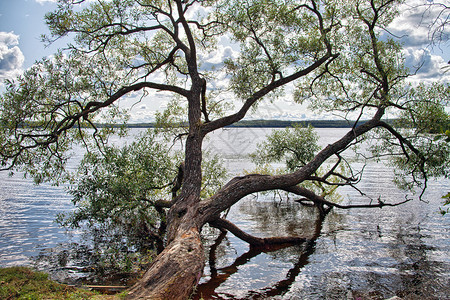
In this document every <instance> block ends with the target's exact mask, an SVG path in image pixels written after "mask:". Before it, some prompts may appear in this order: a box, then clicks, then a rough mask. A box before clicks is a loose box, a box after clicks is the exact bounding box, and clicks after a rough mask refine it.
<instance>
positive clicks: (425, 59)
mask: <svg viewBox="0 0 450 300" xmlns="http://www.w3.org/2000/svg"><path fill="white" fill-rule="evenodd" d="M403 51H404V54H405V65H406V66H407V67H408V68H409V69H410V72H411V73H415V75H414V76H412V77H411V78H410V81H411V82H415V81H419V82H424V81H429V82H433V81H436V80H445V81H450V74H449V73H445V72H444V67H446V66H448V64H447V62H446V61H445V60H444V59H443V58H442V57H441V56H439V55H434V54H432V53H431V52H430V50H428V49H418V48H414V47H409V48H405V49H404V50H403Z"/></svg>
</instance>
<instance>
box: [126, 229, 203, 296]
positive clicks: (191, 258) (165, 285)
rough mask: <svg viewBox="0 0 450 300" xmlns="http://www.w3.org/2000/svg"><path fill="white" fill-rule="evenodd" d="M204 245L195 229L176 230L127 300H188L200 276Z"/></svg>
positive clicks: (131, 290) (130, 292)
mask: <svg viewBox="0 0 450 300" xmlns="http://www.w3.org/2000/svg"><path fill="white" fill-rule="evenodd" d="M204 261H205V258H204V251H203V244H202V242H201V239H200V233H199V231H198V230H197V228H195V227H191V228H190V229H188V230H184V229H183V230H179V231H178V232H177V235H176V237H175V239H174V240H173V241H172V242H171V243H170V244H169V245H168V246H167V247H166V249H164V251H163V252H161V253H160V254H159V255H158V257H157V258H156V260H155V262H154V264H153V265H152V266H151V267H150V269H148V270H147V272H146V273H145V274H144V276H143V278H142V279H141V280H140V281H139V282H138V283H137V284H136V285H135V286H133V287H132V288H131V289H130V290H129V294H128V298H129V299H164V300H166V299H171V300H172V299H188V298H189V296H190V295H191V294H192V292H193V290H194V288H195V287H196V286H197V284H198V281H199V280H200V277H201V275H202V271H203V267H204V264H205V263H204Z"/></svg>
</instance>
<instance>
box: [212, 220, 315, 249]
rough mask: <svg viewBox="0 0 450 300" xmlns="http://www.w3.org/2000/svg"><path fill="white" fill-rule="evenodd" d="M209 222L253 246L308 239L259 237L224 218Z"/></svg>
mask: <svg viewBox="0 0 450 300" xmlns="http://www.w3.org/2000/svg"><path fill="white" fill-rule="evenodd" d="M209 224H210V225H211V226H212V227H215V228H218V229H221V230H224V229H225V230H228V231H230V232H231V233H232V234H234V235H235V236H236V237H238V238H240V239H241V240H243V241H245V242H247V243H249V244H250V245H251V246H253V247H261V246H270V245H279V244H299V243H304V242H307V241H308V239H306V238H302V237H293V236H290V237H269V238H259V237H255V236H253V235H250V234H248V233H246V232H244V231H242V230H241V229H240V228H238V227H237V226H236V225H234V224H233V223H231V222H230V221H228V220H225V219H221V218H219V219H217V220H214V221H211V222H209Z"/></svg>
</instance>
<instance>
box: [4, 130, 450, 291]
mask: <svg viewBox="0 0 450 300" xmlns="http://www.w3.org/2000/svg"><path fill="white" fill-rule="evenodd" d="M270 131H271V129H262V128H261V129H253V128H252V129H250V130H246V129H226V130H223V131H220V132H217V133H215V134H213V135H212V137H211V138H210V140H209V141H207V142H206V144H205V147H206V148H208V149H209V150H212V151H217V152H219V153H221V155H222V157H223V158H224V160H225V165H226V167H227V168H228V170H229V173H230V176H232V175H236V174H242V173H243V171H244V170H251V169H252V168H253V165H252V164H251V163H250V162H249V160H248V157H247V156H246V155H247V154H248V153H251V152H253V151H254V150H255V149H256V142H258V141H262V140H263V138H264V136H265V135H266V134H267V133H269V132H270ZM318 131H319V134H320V136H321V140H320V143H321V144H322V145H326V144H328V143H331V142H333V141H334V140H336V139H337V138H338V137H340V136H342V135H343V134H344V133H345V132H346V130H345V129H318ZM365 176H366V177H365V179H364V180H363V181H362V182H361V183H360V188H361V189H362V190H363V191H364V192H366V193H368V194H370V195H371V196H373V197H375V198H377V197H378V195H380V194H381V195H383V200H384V201H387V202H398V201H401V200H403V199H404V197H405V195H404V193H403V192H401V191H399V190H397V189H396V188H395V187H394V186H393V185H392V183H391V182H392V171H391V170H390V169H388V168H386V167H384V166H383V165H378V164H369V165H368V166H367V167H366V168H365ZM449 187H450V185H449V181H448V180H444V179H441V180H437V181H433V182H430V188H429V190H428V191H427V193H426V195H425V197H424V198H425V199H426V200H427V201H428V203H423V202H420V201H412V202H409V203H407V204H405V205H402V206H399V207H386V208H383V209H371V210H364V209H353V210H338V209H336V210H334V211H332V212H331V213H330V214H329V215H328V216H327V217H326V219H325V220H324V222H323V223H320V222H317V220H318V218H317V214H316V212H315V210H314V209H313V208H305V207H302V206H300V205H299V204H297V203H295V202H293V201H292V200H293V199H290V200H286V198H283V200H280V198H279V197H275V198H274V197H273V195H258V196H256V195H255V196H250V197H248V198H246V199H244V200H243V201H241V202H240V203H238V204H237V205H235V206H234V207H233V208H232V209H231V211H230V213H229V214H228V219H229V220H231V221H232V222H234V223H235V224H237V225H238V226H239V227H240V228H241V229H243V230H245V231H247V232H249V233H251V234H254V235H257V236H275V235H278V236H281V235H301V236H313V235H314V234H315V232H316V231H318V232H320V235H319V236H318V238H317V239H315V240H314V241H313V242H312V243H311V244H308V245H300V246H294V247H289V248H284V249H278V250H275V249H272V250H270V251H269V250H267V251H264V252H262V251H260V250H255V249H249V247H248V245H247V244H246V243H244V242H242V241H240V240H239V239H237V238H235V237H234V236H233V235H231V234H229V233H228V234H227V235H225V236H221V235H219V233H218V232H216V231H215V230H213V229H211V228H205V229H204V236H205V244H206V245H207V247H206V249H205V250H206V256H207V266H206V268H205V272H204V273H205V274H204V276H203V278H202V279H201V285H200V286H199V289H198V293H197V296H196V297H197V298H200V297H203V298H204V299H358V298H360V299H386V298H389V297H393V296H396V295H397V296H399V297H402V298H405V299H450V298H449V296H448V295H450V289H449V286H450V274H449V273H450V256H449V250H450V240H449V232H450V217H449V216H448V215H446V216H441V215H440V214H439V212H438V211H439V205H440V203H441V199H440V197H441V196H442V195H443V194H444V193H446V192H447V191H448V189H449ZM341 194H342V196H344V202H348V201H350V200H352V201H363V200H364V199H362V198H361V196H360V194H359V193H357V192H356V191H354V190H351V189H346V190H343V191H342V192H341ZM71 209H73V207H72V205H71V202H70V196H68V195H66V194H65V192H64V189H63V188H62V187H52V186H49V185H42V186H34V185H33V183H32V182H31V181H30V180H26V179H23V178H21V177H20V176H14V177H8V176H7V174H5V173H0V266H3V267H4V266H11V265H18V264H20V265H24V264H33V262H34V260H35V258H36V257H37V256H42V255H49V254H52V253H53V254H55V253H56V254H57V255H60V254H61V253H64V252H65V251H66V252H67V251H69V250H67V249H68V248H70V247H68V245H70V243H72V242H78V241H79V235H78V233H77V232H75V233H72V234H71V235H67V234H66V232H65V230H64V229H61V228H59V227H58V226H57V225H56V224H55V223H54V222H53V220H54V218H55V216H56V214H57V213H59V212H64V211H68V210H71ZM211 250H212V251H211ZM41 268H43V269H47V270H50V271H54V270H55V269H54V268H53V266H49V265H41ZM53 274H54V276H56V278H58V275H57V272H53ZM77 274H78V273H76V272H74V273H73V274H72V275H73V276H75V277H76V276H77Z"/></svg>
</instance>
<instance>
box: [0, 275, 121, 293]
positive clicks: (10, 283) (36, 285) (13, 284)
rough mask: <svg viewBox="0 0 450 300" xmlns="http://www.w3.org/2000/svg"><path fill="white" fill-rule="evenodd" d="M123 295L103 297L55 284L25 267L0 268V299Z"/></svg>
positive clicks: (46, 277)
mask: <svg viewBox="0 0 450 300" xmlns="http://www.w3.org/2000/svg"><path fill="white" fill-rule="evenodd" d="M123 296H124V294H119V295H103V294H100V293H98V292H93V291H89V290H85V289H78V288H75V287H71V286H68V285H65V284H60V283H57V282H55V281H53V280H50V279H49V278H48V275H47V274H46V273H43V272H35V271H33V270H31V269H30V268H26V267H11V268H0V299H5V300H13V299H20V300H47V299H52V300H60V299H71V300H72V299H73V300H77V299H110V300H113V299H114V300H115V299H121V298H123Z"/></svg>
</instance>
